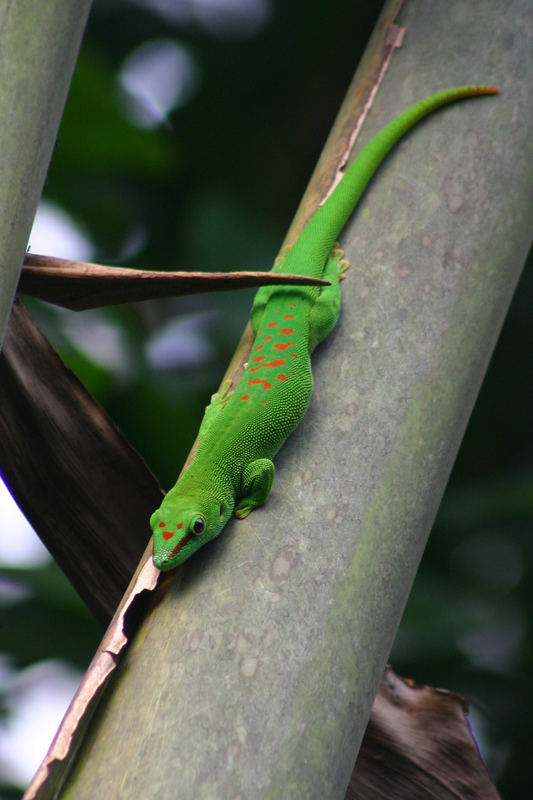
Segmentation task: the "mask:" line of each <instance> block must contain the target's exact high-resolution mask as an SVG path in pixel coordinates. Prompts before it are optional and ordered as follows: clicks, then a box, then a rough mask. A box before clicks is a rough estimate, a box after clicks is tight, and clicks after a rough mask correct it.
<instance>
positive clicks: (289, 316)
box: [283, 314, 294, 319]
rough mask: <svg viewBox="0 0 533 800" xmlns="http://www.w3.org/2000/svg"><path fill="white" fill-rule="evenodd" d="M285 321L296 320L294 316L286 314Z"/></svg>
mask: <svg viewBox="0 0 533 800" xmlns="http://www.w3.org/2000/svg"><path fill="white" fill-rule="evenodd" d="M283 319H294V314H285V316H284V317H283Z"/></svg>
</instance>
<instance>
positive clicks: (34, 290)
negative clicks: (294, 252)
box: [18, 253, 328, 311]
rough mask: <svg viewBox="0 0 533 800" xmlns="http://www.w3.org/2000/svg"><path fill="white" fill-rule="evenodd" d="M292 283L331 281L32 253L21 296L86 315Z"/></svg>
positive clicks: (24, 271)
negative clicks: (151, 266) (105, 263)
mask: <svg viewBox="0 0 533 800" xmlns="http://www.w3.org/2000/svg"><path fill="white" fill-rule="evenodd" d="M289 283H292V284H296V285H299V286H301V285H313V286H324V285H327V283H328V282H327V281H323V280H321V279H319V278H310V277H309V276H308V275H286V274H284V273H281V272H277V273H274V272H261V271H242V270H241V271H238V272H182V271H180V272H164V271H157V270H140V269H127V268H125V267H105V266H103V265H101V264H89V263H85V262H82V261H68V260H66V259H63V258H53V257H52V256H39V255H36V254H33V253H26V257H25V259H24V266H23V267H22V271H21V275H20V280H19V284H18V291H19V292H20V293H21V294H28V295H31V296H33V297H38V298H39V299H40V300H46V301H48V302H49V303H55V304H56V305H58V306H63V307H64V308H71V309H73V310H74V311H83V310H85V309H88V308H98V307H100V306H107V305H114V304H117V303H132V302H136V301H139V300H155V299H157V298H161V297H175V296H177V295H184V294H197V293H199V292H214V291H223V290H226V291H227V290H230V289H246V288H249V287H251V286H252V287H253V286H255V287H259V286H273V285H279V284H289Z"/></svg>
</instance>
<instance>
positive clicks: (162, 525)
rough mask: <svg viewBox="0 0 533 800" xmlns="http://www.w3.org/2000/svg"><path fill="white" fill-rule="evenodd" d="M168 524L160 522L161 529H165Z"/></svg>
mask: <svg viewBox="0 0 533 800" xmlns="http://www.w3.org/2000/svg"><path fill="white" fill-rule="evenodd" d="M166 524H167V523H166V522H160V523H159V527H160V528H164V527H165V525H166Z"/></svg>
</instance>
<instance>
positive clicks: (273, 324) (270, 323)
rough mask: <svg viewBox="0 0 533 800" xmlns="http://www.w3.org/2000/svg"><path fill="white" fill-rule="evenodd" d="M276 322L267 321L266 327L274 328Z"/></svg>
mask: <svg viewBox="0 0 533 800" xmlns="http://www.w3.org/2000/svg"><path fill="white" fill-rule="evenodd" d="M277 324H278V323H277V322H269V323H268V325H267V327H268V328H275V327H276V325H277Z"/></svg>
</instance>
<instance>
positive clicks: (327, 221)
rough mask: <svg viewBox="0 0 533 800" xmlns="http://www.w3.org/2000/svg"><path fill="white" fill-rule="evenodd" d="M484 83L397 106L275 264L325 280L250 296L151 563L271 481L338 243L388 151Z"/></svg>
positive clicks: (259, 497)
mask: <svg viewBox="0 0 533 800" xmlns="http://www.w3.org/2000/svg"><path fill="white" fill-rule="evenodd" d="M496 91H497V90H496V89H494V88H492V87H487V86H465V87H460V88H457V89H450V90H448V91H444V92H439V93H438V94H435V95H433V96H432V97H429V98H427V99H426V100H422V101H421V102H419V103H417V104H416V105H414V106H412V107H411V108H409V109H408V110H407V111H405V112H403V114H400V116H398V117H397V118H396V119H395V120H393V121H392V122H391V123H389V125H387V126H386V127H385V128H383V130H382V131H381V132H380V133H379V134H378V135H377V136H376V137H375V138H374V139H373V140H372V141H371V142H370V144H368V145H367V147H365V149H364V150H363V151H362V152H361V153H360V155H359V156H358V158H357V159H356V160H355V161H354V162H353V164H352V165H351V166H350V167H349V169H348V170H347V172H346V174H345V175H344V177H343V178H342V180H341V181H340V183H339V184H338V186H337V187H336V188H335V190H334V191H333V192H332V194H331V195H330V197H329V198H328V199H327V200H326V202H325V203H324V205H322V206H321V207H320V208H319V209H318V211H317V212H316V213H315V214H314V216H313V217H312V218H311V219H310V220H309V222H308V223H307V225H306V226H305V228H304V229H303V230H302V232H301V234H300V236H299V237H298V239H297V240H296V242H295V243H294V245H293V246H292V247H291V248H290V249H289V250H287V251H286V252H284V253H283V255H282V256H281V257H280V258H278V259H277V260H276V262H275V264H274V267H273V271H279V272H285V273H290V274H300V275H309V276H311V277H316V278H323V279H325V280H327V281H329V283H330V285H329V286H324V287H314V286H300V287H284V286H274V287H263V288H261V289H260V290H259V291H258V293H257V295H256V297H255V300H254V304H253V307H252V314H251V324H252V328H253V331H254V334H255V340H254V343H253V346H252V350H251V353H250V359H249V362H248V364H247V366H246V369H245V370H244V373H243V375H242V377H241V379H240V381H239V383H238V384H237V386H236V387H235V388H234V389H232V390H230V382H228V383H227V384H225V385H224V386H223V387H222V390H221V391H220V392H219V393H217V394H214V395H213V397H212V398H211V403H210V405H209V406H208V408H207V409H206V412H205V416H204V419H203V421H202V425H201V427H200V431H199V434H198V442H199V443H198V449H197V451H196V453H195V456H194V459H193V461H192V464H191V466H190V467H189V469H188V470H187V471H186V472H185V473H184V474H183V475H182V476H181V477H180V478H179V480H178V481H177V483H176V484H175V486H174V487H173V488H172V489H171V490H170V491H169V492H168V494H167V495H166V497H165V498H164V500H163V502H162V504H161V507H160V508H159V509H158V510H157V511H155V512H154V514H153V515H152V517H151V520H150V525H151V527H152V531H153V535H154V564H155V566H156V567H158V568H159V569H161V570H170V569H173V568H174V567H176V566H178V564H181V563H182V562H183V561H185V560H186V559H187V558H189V557H190V556H191V555H192V554H193V553H194V552H195V551H196V550H198V548H199V547H201V546H202V545H203V544H205V543H206V542H208V541H209V540H211V539H213V538H214V537H215V536H217V535H218V534H219V533H220V531H221V530H222V529H223V528H224V526H225V524H226V523H227V521H228V520H229V518H230V517H231V515H232V514H235V516H237V517H239V518H243V517H246V516H247V515H248V514H249V513H250V511H252V510H253V509H254V508H257V506H259V505H262V504H263V503H264V502H265V501H266V499H267V497H268V495H269V493H270V489H271V487H272V482H273V479H274V465H273V463H272V458H273V457H274V456H275V454H276V453H277V451H278V450H279V448H280V447H281V445H282V444H283V442H284V441H285V439H286V438H287V436H288V435H289V434H290V433H291V432H292V431H293V430H294V428H296V426H297V425H298V424H299V422H300V421H301V419H302V418H303V416H304V414H305V412H306V410H307V406H308V405H309V400H310V399H311V393H312V389H313V377H312V373H311V361H310V356H311V353H312V352H313V350H314V348H315V347H316V346H317V344H319V342H321V341H322V340H323V339H325V338H326V336H328V334H329V333H330V332H331V331H332V330H333V328H334V327H335V324H336V322H337V319H338V316H339V311H340V304H341V295H340V286H339V284H340V280H341V279H342V278H343V277H344V274H345V272H346V269H347V268H348V263H347V262H346V261H344V260H343V253H342V251H341V250H338V249H336V247H335V241H336V239H337V237H338V236H339V234H340V232H341V230H342V229H343V227H344V225H345V224H346V222H347V220H348V218H349V217H350V215H351V213H352V212H353V210H354V208H355V206H356V205H357V202H358V200H359V198H360V197H361V195H362V193H363V191H364V189H365V188H366V186H367V184H368V182H369V181H370V179H371V178H372V176H373V175H374V173H375V171H376V170H377V168H378V166H379V165H380V163H381V162H382V161H383V159H384V158H385V156H386V155H387V153H388V152H389V150H390V149H391V148H392V147H393V146H394V145H395V144H396V142H398V140H399V139H401V137H402V136H403V135H404V134H405V133H407V131H409V130H410V128H412V127H413V126H414V125H415V124H416V123H417V122H418V121H419V120H421V119H422V118H423V117H425V116H426V115H427V114H430V113H431V112H432V111H434V110H436V109H437V108H439V107H440V106H442V105H446V104H447V103H450V102H453V101H454V100H460V99H462V98H465V97H471V96H474V95H482V94H494V93H496Z"/></svg>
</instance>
